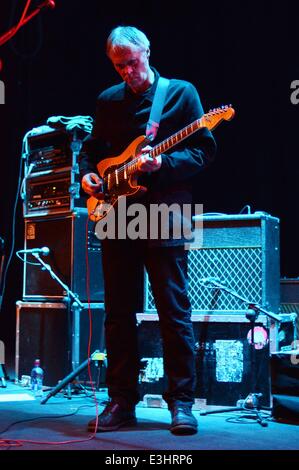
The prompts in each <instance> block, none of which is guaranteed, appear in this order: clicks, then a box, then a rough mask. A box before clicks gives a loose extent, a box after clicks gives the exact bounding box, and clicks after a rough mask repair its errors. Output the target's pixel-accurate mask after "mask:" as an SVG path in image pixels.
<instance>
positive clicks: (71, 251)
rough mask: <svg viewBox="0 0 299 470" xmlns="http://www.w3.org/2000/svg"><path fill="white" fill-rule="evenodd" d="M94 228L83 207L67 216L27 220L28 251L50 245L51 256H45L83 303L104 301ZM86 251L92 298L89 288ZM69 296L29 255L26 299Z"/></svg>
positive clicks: (44, 258) (100, 261) (26, 237)
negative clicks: (87, 283)
mask: <svg viewBox="0 0 299 470" xmlns="http://www.w3.org/2000/svg"><path fill="white" fill-rule="evenodd" d="M86 224H88V226H87V229H86ZM93 225H94V224H93V223H91V222H90V221H88V222H87V210H86V209H83V208H77V209H76V211H75V212H74V213H72V214H71V215H68V216H64V217H62V216H60V217H42V218H38V217H36V218H33V219H30V220H29V219H25V249H32V248H40V247H43V246H47V247H48V248H49V249H50V253H49V255H48V256H43V260H44V261H45V263H47V264H48V265H50V267H51V269H52V270H53V272H54V273H55V274H56V275H57V276H58V277H59V278H60V279H61V281H62V282H63V283H64V284H66V285H67V286H68V287H69V288H70V289H71V290H72V291H73V292H74V293H76V294H78V296H79V299H80V300H81V302H84V301H88V300H90V301H91V302H101V301H103V299H104V287H103V273H102V257H101V246H100V242H99V240H98V239H97V238H96V236H95V234H94V227H93ZM86 245H87V249H86ZM86 252H88V267H89V279H90V282H89V290H90V299H88V295H87V287H86V272H87V262H86ZM65 296H66V292H65V289H64V288H63V287H62V286H61V285H60V284H59V283H58V282H57V281H55V280H54V279H53V278H52V277H51V275H50V273H49V272H48V271H47V270H45V269H44V268H42V266H41V265H40V264H39V263H37V262H36V259H35V258H34V256H32V255H30V254H27V255H25V263H24V277H23V299H24V300H50V301H53V300H58V299H60V300H61V299H63V298H64V297H65Z"/></svg>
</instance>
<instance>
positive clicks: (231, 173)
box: [0, 0, 299, 356]
mask: <svg viewBox="0 0 299 470" xmlns="http://www.w3.org/2000/svg"><path fill="white" fill-rule="evenodd" d="M38 3H39V2H36V1H33V2H32V4H33V6H34V5H37V4H38ZM24 5H25V0H23V1H20V0H11V1H9V0H2V1H1V6H0V32H5V31H6V30H7V29H8V28H9V27H10V26H11V25H14V24H16V22H17V20H18V19H19V16H20V13H21V10H22V8H23V7H24ZM298 15H299V5H297V6H296V5H295V2H293V1H286V0H285V1H284V2H280V3H279V5H278V6H274V4H272V2H271V3H270V2H268V1H267V2H266V1H259V2H257V1H251V2H237V1H226V2H219V3H218V2H204V1H201V0H196V1H186V0H185V1H184V2H181V5H179V4H178V5H175V4H174V3H173V2H172V1H163V0H160V2H157V1H149V0H147V1H146V2H142V1H141V0H140V1H138V2H137V1H135V0H131V1H127V2H126V1H122V2H120V1H111V2H109V1H108V0H106V1H103V0H57V1H56V8H55V9H54V10H44V11H43V12H42V13H41V14H40V15H39V16H38V17H35V18H34V19H33V20H32V21H31V22H29V23H28V24H27V25H26V26H24V27H23V28H22V30H20V31H19V32H18V34H17V35H16V37H15V38H14V39H12V40H11V41H10V42H9V43H7V44H5V45H4V46H2V47H1V48H0V58H1V59H2V62H3V67H2V71H1V72H0V79H1V80H2V81H4V83H5V91H6V103H5V105H0V113H1V114H0V118H1V122H0V135H1V141H0V149H1V169H2V171H1V185H0V191H1V194H0V201H1V207H0V236H2V237H3V238H4V240H5V245H6V248H5V256H6V260H7V259H8V256H9V252H10V248H11V244H12V233H13V220H14V221H15V235H16V247H15V249H20V248H22V244H23V219H22V208H21V203H20V200H19V202H18V207H17V210H16V216H15V218H14V217H13V213H14V203H15V198H16V192H17V184H18V177H19V167H20V161H21V158H20V157H21V143H22V139H23V136H24V134H25V133H26V132H27V131H28V130H30V129H32V128H33V127H36V126H39V125H41V124H44V123H45V122H46V119H47V118H48V117H49V116H52V115H64V116H73V115H78V114H81V115H93V112H94V106H95V98H96V95H97V94H98V92H99V91H101V90H102V89H103V88H105V87H106V86H109V85H111V84H113V83H116V82H117V81H118V77H117V74H116V73H115V71H114V70H113V69H112V67H111V65H110V63H109V61H108V59H107V58H106V56H105V53H104V48H105V40H106V38H107V35H108V34H109V32H110V30H111V29H112V28H113V27H114V26H117V25H118V24H133V25H135V26H137V27H139V28H140V29H142V30H143V31H144V32H145V33H146V34H147V35H148V37H149V39H150V41H151V63H152V65H154V66H155V67H156V68H157V69H158V70H159V71H160V73H161V74H162V75H164V76H166V77H176V78H181V79H186V80H189V81H191V82H193V83H194V85H195V86H196V87H197V89H198V91H199V94H200V96H201V99H202V103H203V106H204V108H205V110H206V111H208V110H209V108H213V107H217V106H220V105H222V104H230V103H232V104H233V106H234V108H235V109H236V117H235V119H234V120H233V121H231V122H229V123H223V124H221V126H219V127H218V128H217V130H215V133H214V135H215V138H216V140H217V144H218V153H217V160H216V162H215V163H214V165H213V166H212V167H211V168H210V169H209V170H207V171H206V172H204V173H203V174H202V175H200V177H199V178H198V187H197V188H196V202H199V203H203V204H204V210H205V212H225V213H239V212H240V211H241V210H242V209H243V208H244V206H246V205H250V206H251V209H252V211H253V212H254V211H256V210H262V211H266V212H269V213H270V214H271V215H273V216H276V217H279V218H280V221H281V276H287V277H297V276H299V266H298V253H297V241H298V238H299V221H298V208H297V205H298V198H297V192H298V176H299V172H298V169H299V164H298V161H299V144H298V138H299V137H298V136H299V130H298V124H299V119H298V118H299V105H297V106H295V105H293V104H292V103H291V100H290V95H291V92H292V91H291V89H290V85H291V82H292V81H293V80H296V79H297V80H299V63H298V44H299V30H298ZM21 291H22V266H21V262H20V261H19V260H18V259H17V258H16V257H15V254H13V257H12V263H11V266H10V270H9V273H8V277H7V284H6V294H5V298H4V302H3V309H2V312H1V317H0V332H1V333H0V338H1V339H2V340H3V341H4V342H5V345H6V351H7V355H8V356H9V355H11V356H13V354H14V341H15V301H16V300H19V299H21Z"/></svg>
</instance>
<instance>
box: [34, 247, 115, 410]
mask: <svg viewBox="0 0 299 470" xmlns="http://www.w3.org/2000/svg"><path fill="white" fill-rule="evenodd" d="M32 255H33V256H34V257H35V258H36V259H37V260H38V262H39V263H40V264H41V265H42V266H43V268H45V269H46V270H47V271H48V273H49V274H50V276H51V277H52V278H53V279H54V280H55V281H57V282H58V283H59V284H60V285H61V286H62V287H63V289H64V290H65V291H66V293H67V298H68V299H72V301H73V302H72V304H71V311H73V312H76V311H78V310H79V314H80V312H81V310H82V309H83V308H84V305H83V303H82V302H81V300H80V299H79V296H78V294H75V293H74V292H73V291H72V290H71V289H70V288H69V287H68V286H67V285H66V284H65V283H64V282H62V280H61V279H60V278H59V277H58V276H57V274H55V272H54V271H53V270H52V268H51V266H50V265H49V264H47V263H45V262H44V260H43V259H41V257H40V256H39V253H32ZM105 358H106V354H105V353H101V352H100V351H99V350H96V351H94V352H93V353H92V354H91V356H90V357H89V358H87V359H86V360H85V361H84V362H82V363H81V364H80V365H79V366H78V367H77V368H76V369H75V370H74V371H73V372H71V373H70V374H69V375H67V376H66V377H65V378H64V379H62V380H61V381H60V382H59V383H58V384H57V385H56V386H55V387H54V388H53V389H52V390H51V391H50V392H49V393H48V395H47V396H46V397H45V398H43V399H42V400H41V401H40V404H41V405H44V404H45V403H47V401H48V400H49V399H50V398H51V397H53V396H54V395H56V393H58V392H59V391H60V390H61V389H63V388H64V387H65V386H66V385H69V384H70V382H71V381H72V380H73V379H74V378H75V377H77V376H78V375H79V374H80V372H82V371H83V370H84V369H85V368H86V367H88V364H89V363H90V361H96V363H100V365H102V364H103V361H104V360H105ZM70 398H71V393H70V389H69V387H68V399H70Z"/></svg>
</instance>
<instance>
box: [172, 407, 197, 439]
mask: <svg viewBox="0 0 299 470" xmlns="http://www.w3.org/2000/svg"><path fill="white" fill-rule="evenodd" d="M170 413H171V419H172V421H171V426H170V431H171V432H172V433H173V434H195V433H196V432H197V426H198V424H197V420H196V418H195V416H193V414H192V411H191V407H190V406H188V405H173V406H172V408H171V409H170Z"/></svg>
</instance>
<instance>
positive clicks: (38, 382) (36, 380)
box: [31, 359, 44, 398]
mask: <svg viewBox="0 0 299 470" xmlns="http://www.w3.org/2000/svg"><path fill="white" fill-rule="evenodd" d="M43 379H44V371H43V369H42V368H41V366H40V360H39V359H35V361H34V367H33V369H32V371H31V390H32V393H33V395H34V396H35V397H37V398H38V397H42V396H43Z"/></svg>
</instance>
